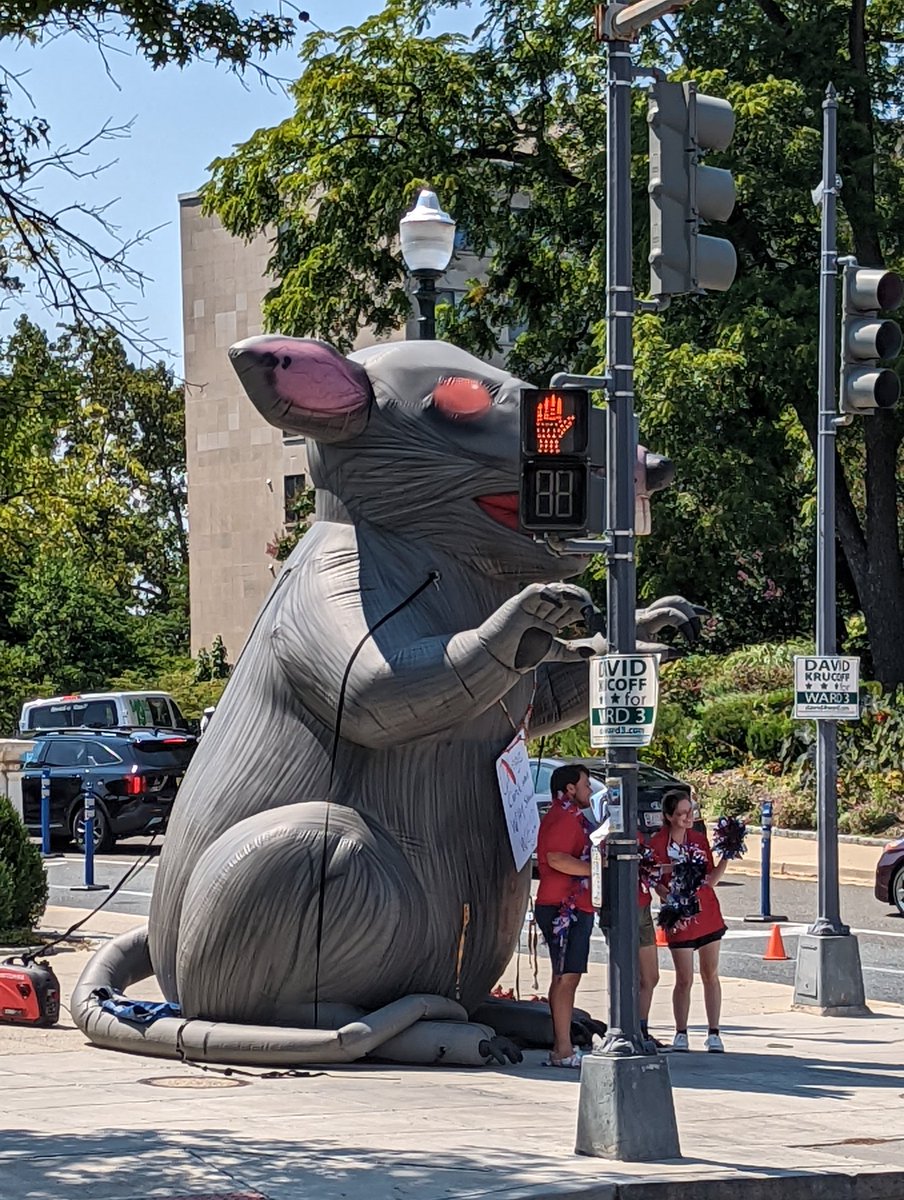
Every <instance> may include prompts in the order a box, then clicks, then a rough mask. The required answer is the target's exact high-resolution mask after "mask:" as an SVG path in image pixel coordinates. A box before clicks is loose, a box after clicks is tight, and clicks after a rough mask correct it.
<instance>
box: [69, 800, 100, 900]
mask: <svg viewBox="0 0 904 1200" xmlns="http://www.w3.org/2000/svg"><path fill="white" fill-rule="evenodd" d="M94 805H95V799H94V786H93V785H92V784H91V783H88V782H86V783H85V809H84V817H85V882H84V883H83V884H76V885H75V886H74V887H71V888H70V889H69V890H70V892H106V891H108V890H109V885H108V884H106V883H95V882H94Z"/></svg>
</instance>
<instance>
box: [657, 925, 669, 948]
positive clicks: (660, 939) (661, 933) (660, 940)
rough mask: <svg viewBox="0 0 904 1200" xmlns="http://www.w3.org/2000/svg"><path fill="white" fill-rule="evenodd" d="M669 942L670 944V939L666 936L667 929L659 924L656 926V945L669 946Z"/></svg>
mask: <svg viewBox="0 0 904 1200" xmlns="http://www.w3.org/2000/svg"><path fill="white" fill-rule="evenodd" d="M668 944H669V939H668V938H667V937H666V936H665V930H664V929H663V928H662V926H661V925H657V926H656V945H657V946H667V945H668Z"/></svg>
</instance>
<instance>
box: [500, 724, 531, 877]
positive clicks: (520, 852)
mask: <svg viewBox="0 0 904 1200" xmlns="http://www.w3.org/2000/svg"><path fill="white" fill-rule="evenodd" d="M496 778H497V779H498V781H499V795H500V796H501V797H502V808H503V811H504V812H505V823H506V825H507V826H508V835H509V841H510V842H511V845H512V857H513V858H514V860H515V869H516V870H518V871H520V870H521V868H522V867H523V866H524V864H525V863H526V862H527V860H528V859H529V858H530V856H531V855H532V854H533V852H534V851H535V850H536V848H537V834H538V833H539V832H540V814H539V812H538V811H537V800H536V796H535V793H534V779H533V772H532V771H531V766H530V759H529V758H528V756H527V740H526V738H525V735H524V730H523V729H522V730H521V731H520V732H519V733H518V735H517V736H516V737H515V738H514V739H513V740H512V741H511V742H510V743H509V744H508V745H507V746H506V748H505V749H504V750H503V751H502V753H501V754H500V755H499V757H498V758H497V759H496Z"/></svg>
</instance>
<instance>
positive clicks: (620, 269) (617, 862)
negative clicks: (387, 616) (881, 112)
mask: <svg viewBox="0 0 904 1200" xmlns="http://www.w3.org/2000/svg"><path fill="white" fill-rule="evenodd" d="M619 11H620V10H619V9H618V8H615V9H610V10H608V13H609V15H610V16H612V15H617V14H618V12H619ZM597 22H598V24H597V29H598V31H599V32H598V36H600V37H605V36H606V31H605V22H606V11H604V10H603V9H602V8H600V9H599V10H598V11H597ZM606 61H607V73H606V364H607V369H606V377H607V379H608V381H609V383H608V387H607V391H608V410H607V418H606V421H607V427H606V433H607V437H606V524H607V526H608V530H607V540H608V541H609V543H610V545H609V549H608V550H607V561H608V573H607V577H606V636H607V639H608V642H609V649H610V651H611V652H612V653H618V654H631V653H633V652H634V651H635V650H636V642H635V632H634V631H635V604H636V599H637V579H636V575H635V569H634V470H635V466H636V463H637V426H636V423H635V418H634V340H633V339H634V328H633V322H634V286H633V276H632V238H631V229H632V226H631V83H632V80H633V77H634V68H633V63H632V61H631V49H630V46H629V44H628V43H627V42H625V41H623V40H621V38H611V36H610V40H609V41H608V43H607V53H606ZM609 772H610V773H611V774H612V775H613V776H616V777H617V778H618V779H620V781H621V790H622V831H621V832H620V833H617V832H615V831H613V836H611V837H610V838H609V847H608V849H609V866H608V874H609V883H610V892H609V898H610V903H611V909H612V911H611V919H610V925H609V1033H608V1036H607V1038H606V1040H605V1041H604V1043H603V1046H602V1048H601V1049H602V1053H597V1052H595V1053H594V1054H590V1055H587V1056H586V1057H585V1058H584V1060H583V1061H582V1063H581V1090H580V1096H579V1100H578V1127H577V1137H576V1139H575V1150H576V1151H577V1153H578V1154H589V1155H593V1156H594V1157H597V1158H614V1159H619V1160H621V1161H622V1162H657V1161H661V1160H663V1159H668V1158H679V1157H680V1156H681V1144H680V1141H679V1138H678V1125H677V1122H676V1120H675V1106H674V1103H673V1101H672V1086H671V1081H670V1079H669V1069H668V1061H667V1060H666V1059H665V1058H659V1057H657V1056H656V1054H655V1052H654V1054H652V1055H650V1054H648V1053H647V1051H648V1050H649V1048H650V1047H649V1044H645V1043H644V1039H643V1038H642V1036H641V1032H640V1010H639V1005H638V964H637V956H638V949H639V935H638V911H637V909H638V904H637V863H638V847H637V750H636V749H635V748H634V747H618V748H613V749H612V751H611V764H610V767H609Z"/></svg>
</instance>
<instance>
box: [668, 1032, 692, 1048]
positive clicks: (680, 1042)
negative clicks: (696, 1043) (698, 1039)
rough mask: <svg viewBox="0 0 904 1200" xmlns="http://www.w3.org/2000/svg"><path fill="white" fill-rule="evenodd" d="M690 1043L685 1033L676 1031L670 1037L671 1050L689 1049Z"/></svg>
mask: <svg viewBox="0 0 904 1200" xmlns="http://www.w3.org/2000/svg"><path fill="white" fill-rule="evenodd" d="M690 1048H691V1047H690V1043H689V1042H688V1040H687V1034H686V1033H676V1034H675V1036H674V1037H673V1038H672V1049H673V1050H690Z"/></svg>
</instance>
